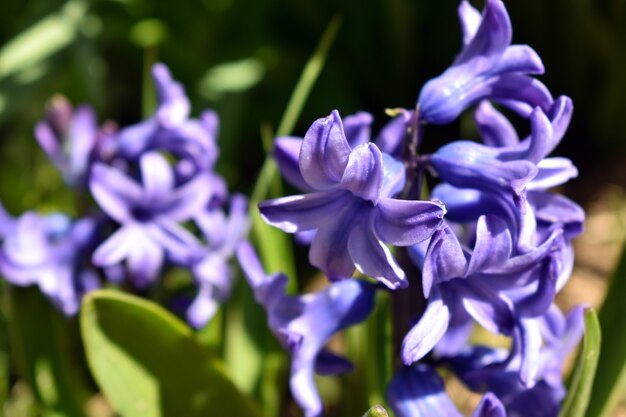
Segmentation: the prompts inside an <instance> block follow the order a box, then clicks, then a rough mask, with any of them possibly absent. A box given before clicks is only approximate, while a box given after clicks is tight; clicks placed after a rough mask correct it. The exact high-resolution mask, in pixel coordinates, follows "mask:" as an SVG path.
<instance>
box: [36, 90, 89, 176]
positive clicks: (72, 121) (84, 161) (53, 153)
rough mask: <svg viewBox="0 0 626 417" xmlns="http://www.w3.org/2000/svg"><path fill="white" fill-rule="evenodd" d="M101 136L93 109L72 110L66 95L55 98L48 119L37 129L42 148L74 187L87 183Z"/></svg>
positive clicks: (84, 107) (37, 136) (86, 107)
mask: <svg viewBox="0 0 626 417" xmlns="http://www.w3.org/2000/svg"><path fill="white" fill-rule="evenodd" d="M99 135H100V133H99V129H98V125H97V122H96V116H95V114H94V111H93V109H92V108H91V107H89V106H80V107H78V108H76V109H72V106H71V105H70V104H69V102H68V101H67V100H66V99H65V97H62V96H56V97H53V98H52V100H51V103H50V108H49V110H48V111H47V113H46V118H45V120H43V121H41V122H39V123H38V124H37V126H36V127H35V137H36V138H37V141H38V142H39V145H40V146H41V147H42V149H43V150H44V152H45V153H46V155H47V156H48V158H49V159H50V160H51V161H52V163H53V164H55V165H56V166H57V168H59V170H60V171H61V173H62V174H63V180H64V181H65V182H66V183H67V184H69V185H71V186H77V185H85V184H86V181H87V176H88V171H89V167H90V163H91V160H92V159H93V158H94V152H95V149H96V147H97V142H98V137H99Z"/></svg>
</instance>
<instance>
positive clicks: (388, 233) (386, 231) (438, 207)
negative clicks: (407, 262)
mask: <svg viewBox="0 0 626 417" xmlns="http://www.w3.org/2000/svg"><path fill="white" fill-rule="evenodd" d="M376 207H377V210H376V218H375V223H374V227H375V228H376V233H377V234H378V236H379V237H380V239H381V240H382V241H383V242H387V243H390V244H392V245H395V246H411V245H414V244H416V243H419V242H421V241H423V240H426V239H428V238H429V237H430V236H432V235H433V233H435V231H436V230H437V229H438V228H439V226H441V224H442V222H443V216H444V214H445V212H446V210H445V208H444V207H443V205H442V204H441V203H438V202H432V201H414V200H396V199H392V198H384V199H381V200H380V201H379V202H378V205H377V206H376Z"/></svg>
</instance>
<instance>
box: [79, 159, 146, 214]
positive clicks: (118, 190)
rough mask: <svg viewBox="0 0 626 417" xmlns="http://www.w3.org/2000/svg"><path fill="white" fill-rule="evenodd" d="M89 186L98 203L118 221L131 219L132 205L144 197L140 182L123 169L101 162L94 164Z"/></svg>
mask: <svg viewBox="0 0 626 417" xmlns="http://www.w3.org/2000/svg"><path fill="white" fill-rule="evenodd" d="M89 186H90V190H91V194H92V195H93V197H94V198H95V200H96V202H97V203H98V205H99V206H100V207H101V208H102V209H103V210H104V211H105V213H106V214H108V215H109V216H110V217H111V218H113V219H114V220H116V221H117V222H118V223H125V222H128V221H130V220H131V219H132V217H133V216H132V214H131V209H132V207H133V206H134V205H135V204H136V203H137V202H140V201H142V199H143V191H142V189H141V187H140V186H139V184H137V183H136V182H135V181H134V180H132V179H131V178H129V177H128V176H126V174H124V173H122V172H121V171H119V170H117V169H115V168H112V167H110V166H107V165H104V164H100V163H96V164H95V165H94V166H93V169H92V172H91V180H90V183H89Z"/></svg>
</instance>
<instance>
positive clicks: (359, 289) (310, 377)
mask: <svg viewBox="0 0 626 417" xmlns="http://www.w3.org/2000/svg"><path fill="white" fill-rule="evenodd" d="M237 257H238V259H239V262H240V264H241V267H242V268H243V270H244V273H245V275H246V277H247V279H248V282H249V283H250V286H251V287H252V290H253V292H254V297H255V298H256V300H257V302H259V303H260V304H261V305H262V306H263V307H264V308H265V309H266V310H267V314H268V322H269V326H270V328H271V330H272V332H274V334H275V335H276V337H277V338H278V340H279V341H280V342H281V344H282V345H283V346H284V347H285V349H287V350H289V352H290V353H291V372H290V374H291V376H290V387H291V393H292V394H293V396H294V398H295V399H296V401H297V402H298V404H299V405H300V407H302V409H303V410H304V413H305V415H306V416H307V417H317V416H321V414H322V403H321V400H320V397H319V394H318V392H317V388H316V386H315V381H314V371H315V372H318V373H323V374H328V375H334V374H338V373H342V372H345V371H348V370H350V369H351V364H350V362H349V361H348V360H347V359H345V358H343V357H341V356H338V355H336V354H334V353H332V352H330V351H328V350H325V349H324V346H325V345H326V344H327V343H328V341H329V340H330V338H331V337H332V336H333V335H334V334H335V333H337V332H340V331H341V330H343V329H345V328H346V327H349V326H352V325H354V324H357V323H360V322H361V321H363V320H365V319H366V318H367V316H368V315H369V314H370V313H371V311H372V308H373V306H374V293H375V289H376V286H375V285H374V284H370V283H367V282H365V281H362V280H345V281H340V282H336V283H332V284H330V286H329V287H327V288H325V289H323V290H321V291H319V292H317V293H314V294H306V295H302V296H298V297H291V296H288V295H285V285H286V283H287V277H286V276H284V275H282V274H274V275H269V276H268V275H266V274H265V272H264V271H263V267H262V266H261V264H260V262H259V260H258V258H257V256H256V254H255V253H254V250H253V249H252V246H250V245H249V244H248V243H245V242H244V243H241V244H240V245H239V247H238V248H237Z"/></svg>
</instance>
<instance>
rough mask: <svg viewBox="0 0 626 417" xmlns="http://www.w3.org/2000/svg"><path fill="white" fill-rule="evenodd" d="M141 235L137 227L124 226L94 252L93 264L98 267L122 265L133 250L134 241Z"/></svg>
mask: <svg viewBox="0 0 626 417" xmlns="http://www.w3.org/2000/svg"><path fill="white" fill-rule="evenodd" d="M140 233H141V232H140V231H139V230H138V228H137V226H134V225H127V226H122V227H121V228H120V229H119V230H117V231H116V232H115V233H113V234H112V235H111V236H109V238H108V239H107V240H105V241H104V242H102V243H101V244H100V246H98V248H97V249H96V250H95V251H94V253H93V256H92V261H93V263H94V264H95V265H97V266H111V265H115V264H118V263H120V262H121V261H122V260H123V259H124V258H126V257H127V256H128V254H129V253H130V251H131V250H132V247H133V245H134V244H135V243H134V241H135V240H136V237H137V235H138V234H140Z"/></svg>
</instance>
